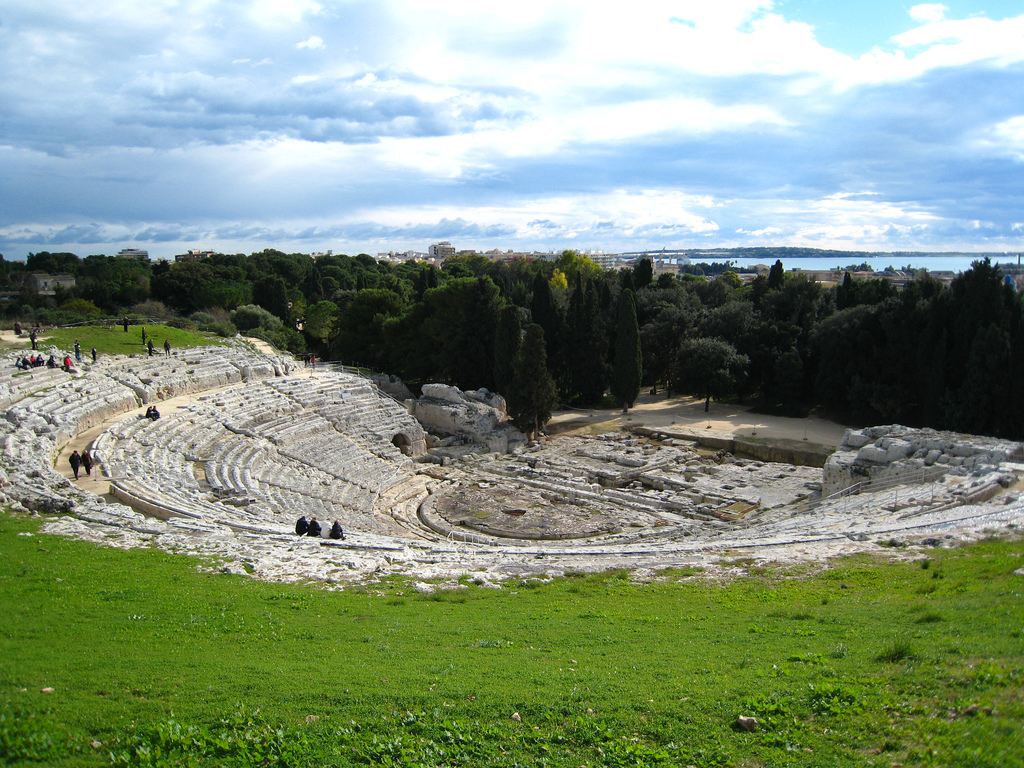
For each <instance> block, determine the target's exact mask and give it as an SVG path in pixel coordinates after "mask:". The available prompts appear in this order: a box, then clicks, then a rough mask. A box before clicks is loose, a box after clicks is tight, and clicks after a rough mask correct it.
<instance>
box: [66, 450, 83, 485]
mask: <svg viewBox="0 0 1024 768" xmlns="http://www.w3.org/2000/svg"><path fill="white" fill-rule="evenodd" d="M68 464H70V465H71V471H72V472H74V473H75V480H77V479H78V468H79V467H80V466H81V465H82V457H81V456H79V455H78V451H74V452H73V453H72V454H71V455H70V456H68Z"/></svg>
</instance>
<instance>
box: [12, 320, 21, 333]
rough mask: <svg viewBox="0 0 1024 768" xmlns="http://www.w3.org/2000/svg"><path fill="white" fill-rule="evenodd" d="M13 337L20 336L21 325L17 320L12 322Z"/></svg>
mask: <svg viewBox="0 0 1024 768" xmlns="http://www.w3.org/2000/svg"><path fill="white" fill-rule="evenodd" d="M14 335H15V336H21V323H20V322H18V321H17V320H15V321H14Z"/></svg>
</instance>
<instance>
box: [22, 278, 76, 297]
mask: <svg viewBox="0 0 1024 768" xmlns="http://www.w3.org/2000/svg"><path fill="white" fill-rule="evenodd" d="M25 282H26V283H27V284H28V286H29V288H32V289H33V290H35V291H37V292H39V293H42V294H47V295H51V296H52V295H53V293H54V292H55V291H56V290H57V289H58V288H62V289H63V290H65V291H67V290H70V289H71V288H74V287H75V277H74V275H48V274H46V273H45V272H32V273H31V274H29V276H28V277H27V278H26V279H25Z"/></svg>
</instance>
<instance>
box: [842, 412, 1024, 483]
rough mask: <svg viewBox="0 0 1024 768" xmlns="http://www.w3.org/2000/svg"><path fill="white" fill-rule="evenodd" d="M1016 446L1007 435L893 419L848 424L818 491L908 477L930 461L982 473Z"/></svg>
mask: <svg viewBox="0 0 1024 768" xmlns="http://www.w3.org/2000/svg"><path fill="white" fill-rule="evenodd" d="M1020 451H1021V444H1020V443H1013V442H1010V441H1007V440H997V439H995V438H991V437H979V436H973V435H960V434H956V433H952V432H936V431H935V430H934V429H911V428H909V427H904V426H900V425H898V424H890V425H887V426H880V427H869V428H867V429H862V430H856V431H855V430H847V432H846V435H845V436H844V438H843V442H842V444H841V445H840V446H839V448H838V450H837V451H836V452H835V453H834V454H832V456H831V457H830V458H829V460H828V461H827V462H826V464H825V469H824V474H823V482H822V494H823V495H825V496H829V495H831V494H833V493H837V492H838V491H841V490H843V489H844V488H848V487H850V486H851V485H854V484H855V483H858V482H863V481H865V480H867V481H879V480H897V479H900V478H903V477H907V478H910V477H912V476H913V475H914V473H915V472H919V471H920V470H922V469H924V468H925V467H933V466H935V467H949V468H950V470H951V471H956V472H958V473H960V474H966V473H968V472H970V473H973V474H987V473H990V472H992V471H994V470H995V469H997V468H998V467H999V465H1000V464H1002V463H1003V462H1007V461H1009V460H1010V457H1011V456H1015V455H1019V453H1020Z"/></svg>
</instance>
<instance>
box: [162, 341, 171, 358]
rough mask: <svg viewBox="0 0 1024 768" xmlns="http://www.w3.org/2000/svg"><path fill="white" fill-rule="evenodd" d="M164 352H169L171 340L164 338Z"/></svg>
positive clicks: (166, 353)
mask: <svg viewBox="0 0 1024 768" xmlns="http://www.w3.org/2000/svg"><path fill="white" fill-rule="evenodd" d="M164 354H165V355H169V354H171V342H170V340H169V339H164Z"/></svg>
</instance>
